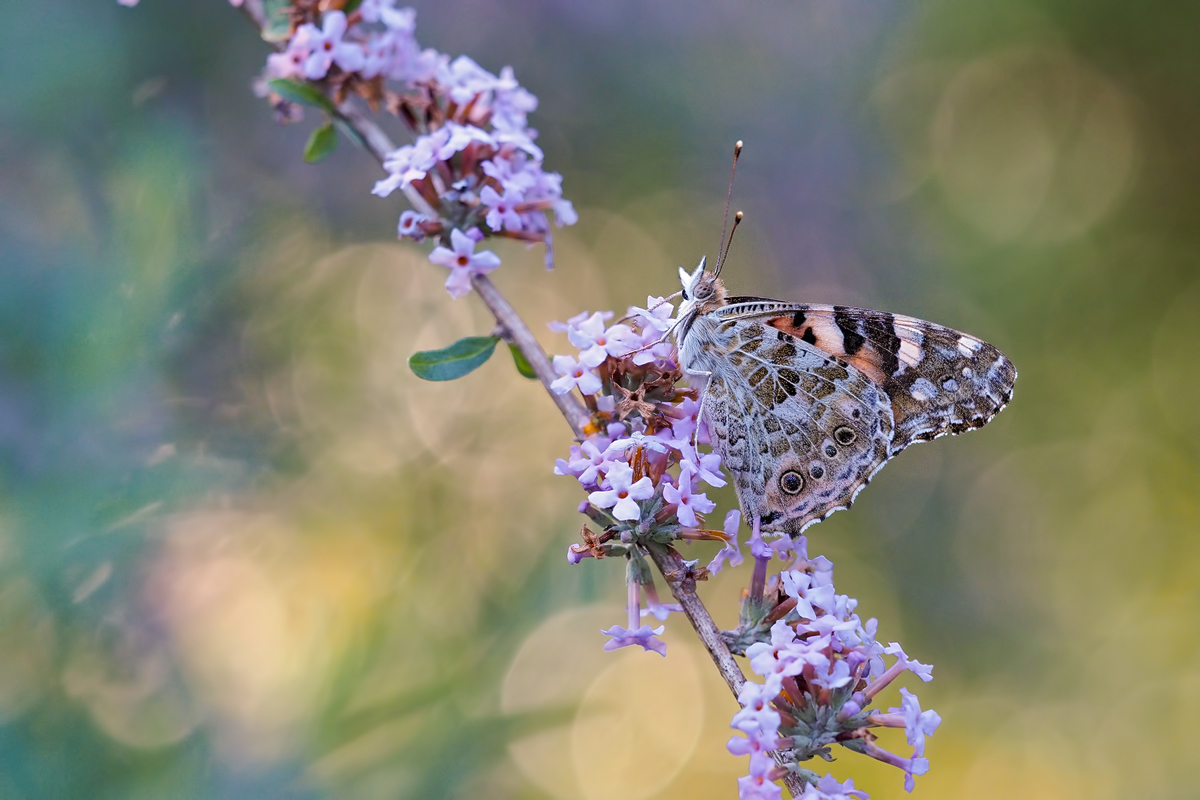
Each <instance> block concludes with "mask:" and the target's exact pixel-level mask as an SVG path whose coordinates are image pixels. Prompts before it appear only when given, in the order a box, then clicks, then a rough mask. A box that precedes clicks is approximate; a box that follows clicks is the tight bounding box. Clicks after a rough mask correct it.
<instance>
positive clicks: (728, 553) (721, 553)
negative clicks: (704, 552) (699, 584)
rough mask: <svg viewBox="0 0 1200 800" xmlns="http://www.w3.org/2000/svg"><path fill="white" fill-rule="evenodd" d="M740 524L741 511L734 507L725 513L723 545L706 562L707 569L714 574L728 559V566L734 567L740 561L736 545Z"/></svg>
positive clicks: (738, 549)
mask: <svg viewBox="0 0 1200 800" xmlns="http://www.w3.org/2000/svg"><path fill="white" fill-rule="evenodd" d="M741 524H742V512H741V511H738V510H737V509H736V508H735V509H734V510H733V511H730V512H729V513H728V514H726V515H725V525H724V531H725V536H726V537H728V538H726V540H725V546H724V547H722V548H721V549H720V550H718V551H717V554H716V555H715V556H713V560H712V561H710V562H709V564H708V571H709V572H711V573H712V574H714V575H716V574H717V573H718V572H720V571H721V569H722V568H723V567H724V566H725V562H726V561H728V562H729V564H730V566H733V567H736V566H737V565H738V564H741V563H742V550H741V548H740V547H738V529H739V528H740V527H741Z"/></svg>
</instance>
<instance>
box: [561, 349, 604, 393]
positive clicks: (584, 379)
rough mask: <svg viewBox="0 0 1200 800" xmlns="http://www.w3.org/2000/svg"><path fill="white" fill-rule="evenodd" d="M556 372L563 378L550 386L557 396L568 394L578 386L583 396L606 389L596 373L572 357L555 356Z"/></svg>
mask: <svg viewBox="0 0 1200 800" xmlns="http://www.w3.org/2000/svg"><path fill="white" fill-rule="evenodd" d="M554 371H555V372H557V373H558V374H559V375H561V376H562V377H561V378H558V379H556V380H555V381H554V382H553V383H551V384H550V389H551V390H553V391H554V392H555V393H556V394H566V393H567V392H569V391H571V390H572V389H574V388H575V387H577V386H578V387H579V391H580V392H582V393H583V394H595V393H596V392H598V391H600V390H601V389H602V388H604V384H603V383H602V382H601V381H600V378H599V377H598V376H597V375H596V373H594V372H592V371H591V370H590V369H588V368H587V365H585V364H583V363H581V362H579V361H576V360H575V359H573V358H571V357H570V356H555V357H554Z"/></svg>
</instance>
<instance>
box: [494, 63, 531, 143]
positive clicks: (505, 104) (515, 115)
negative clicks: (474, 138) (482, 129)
mask: <svg viewBox="0 0 1200 800" xmlns="http://www.w3.org/2000/svg"><path fill="white" fill-rule="evenodd" d="M493 91H494V93H495V97H494V98H493V100H492V126H493V127H495V128H497V129H499V130H523V129H524V128H525V124H526V120H525V115H526V114H528V113H530V112H532V111H535V110H537V106H538V99H537V97H535V96H534V95H533V94H531V93H529V92H528V91H526V90H525V89H524V88H523V87H522V86H521V85H520V84H518V83H517V78H516V76H515V75H514V74H513V68H512V67H504V68H503V69H502V70H500V79H499V80H498V81H496V86H495V89H494V90H493Z"/></svg>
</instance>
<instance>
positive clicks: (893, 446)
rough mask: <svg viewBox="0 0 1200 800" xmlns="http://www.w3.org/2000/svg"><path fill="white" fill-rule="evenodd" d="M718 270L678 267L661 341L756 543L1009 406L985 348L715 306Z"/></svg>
mask: <svg viewBox="0 0 1200 800" xmlns="http://www.w3.org/2000/svg"><path fill="white" fill-rule="evenodd" d="M739 218H740V215H739ZM719 272H720V267H719V266H718V268H717V270H716V272H707V271H705V262H704V259H701V260H700V265H699V266H698V267H697V268H696V269H695V271H694V272H692V273H690V274H689V273H688V272H687V271H686V270H684V269H683V268H682V267H681V268H680V270H679V277H680V281H681V282H682V283H683V291H682V293H681V294H682V298H683V302H682V303H681V304H680V306H679V309H678V311H677V313H676V317H675V322H674V335H675V341H676V345H677V347H678V352H679V365H680V367H681V368H682V369H683V371H684V373H685V374H687V375H690V376H693V377H695V378H699V379H705V380H706V383H705V386H704V389H703V391H702V393H701V400H700V408H701V411H700V414H701V418H702V419H704V421H705V422H706V424H707V426H708V430H709V433H710V434H711V437H712V441H713V447H714V449H715V450H716V451H717V452H718V453H719V454H720V455H721V461H722V464H723V465H724V466H725V467H726V468H727V469H728V470H729V471H730V472H731V473H732V474H733V476H734V485H735V487H736V489H737V495H738V501H739V503H740V504H741V507H742V513H743V515H744V517H745V518H746V520H747V521H749V522H751V524H752V525H753V526H754V527H755V529H756V530H759V531H760V532H762V533H781V534H789V535H791V536H793V537H794V536H798V535H799V534H800V533H801V532H802V531H803V530H804V529H805V528H807V527H808V526H810V525H813V524H815V523H817V522H820V521H821V520H824V519H826V518H827V517H829V515H830V514H832V513H834V512H835V511H841V510H842V509H846V508H849V507H850V504H851V503H853V502H854V499H855V497H857V496H858V493H859V492H860V491H862V489H863V487H865V486H866V485H867V483H868V482H869V481H870V480H871V478H872V477H874V475H875V473H877V472H878V471H879V470H880V469H881V468H882V467H883V465H884V464H886V463H887V462H888V461H889V460H890V459H891V458H893V457H895V456H896V454H897V453H899V452H900V451H901V450H903V449H904V448H906V447H908V446H909V445H911V444H913V443H914V442H924V441H929V440H930V439H935V438H937V437H939V436H943V435H946V434H957V433H963V432H964V431H968V430H971V429H973V428H979V427H982V426H983V425H985V424H987V422H988V421H990V420H991V419H992V418H993V417H994V416H996V414H997V413H999V412H1000V410H1001V409H1003V408H1004V406H1005V405H1006V404H1007V403H1008V402H1009V400H1010V399H1012V391H1013V384H1014V383H1015V382H1016V379H1017V371H1016V368H1015V367H1014V366H1013V363H1012V362H1011V361H1010V360H1009V359H1008V358H1007V357H1006V356H1005V355H1004V354H1003V353H1001V352H1000V350H999V349H997V348H996V347H995V346H993V345H991V344H988V343H987V342H984V341H982V340H980V339H977V338H975V337H973V336H969V335H967V334H965V333H961V332H960V331H956V330H953V329H951V328H946V327H943V326H941V325H935V324H934V323H932V322H926V321H924V320H920V319H915V318H913V317H905V316H901V315H899V314H889V313H885V312H882V311H869V310H866V309H861V308H851V307H848V306H828V305H811V304H804V303H787V302H783V301H780V300H770V299H767V298H763V297H727V296H726V293H725V287H724V284H723V283H722V282H721V279H720V278H719V277H718V276H717V274H716V273H719Z"/></svg>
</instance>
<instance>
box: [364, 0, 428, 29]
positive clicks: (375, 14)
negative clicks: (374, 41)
mask: <svg viewBox="0 0 1200 800" xmlns="http://www.w3.org/2000/svg"><path fill="white" fill-rule="evenodd" d="M395 6H396V0H363V2H362V3H360V4H359V6H358V12H359V13H360V14H362V18H363V21H364V22H382V23H383V24H384V25H386V26H387V27H388V30H389V32H391V31H397V32H399V33H407V34H409V35H411V34H412V33H413V32H414V31H415V30H416V27H417V12H416V11H414V10H413V9H411V8H402V9H398V8H396V7H395Z"/></svg>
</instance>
